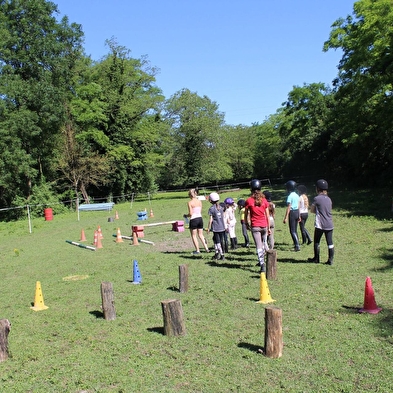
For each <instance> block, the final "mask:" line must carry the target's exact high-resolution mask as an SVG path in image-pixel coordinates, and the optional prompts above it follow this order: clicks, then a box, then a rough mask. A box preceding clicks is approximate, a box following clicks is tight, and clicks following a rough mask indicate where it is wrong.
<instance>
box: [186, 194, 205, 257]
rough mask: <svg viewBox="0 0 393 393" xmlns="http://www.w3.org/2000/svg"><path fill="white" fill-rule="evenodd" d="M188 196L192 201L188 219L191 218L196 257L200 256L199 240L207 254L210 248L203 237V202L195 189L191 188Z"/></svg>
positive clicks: (190, 225) (189, 204) (191, 231)
mask: <svg viewBox="0 0 393 393" xmlns="http://www.w3.org/2000/svg"><path fill="white" fill-rule="evenodd" d="M188 196H189V197H190V200H189V201H188V204H187V206H188V215H187V216H186V217H189V218H190V224H189V228H190V233H191V239H192V242H193V244H194V246H195V251H193V254H194V255H199V254H200V251H199V242H198V238H199V240H200V241H201V243H202V244H203V247H204V248H205V250H206V252H209V251H210V250H209V248H208V246H207V243H206V239H205V237H204V236H203V218H202V202H201V201H200V200H199V199H198V198H197V196H198V193H197V191H196V189H195V188H191V189H190V190H189V191H188Z"/></svg>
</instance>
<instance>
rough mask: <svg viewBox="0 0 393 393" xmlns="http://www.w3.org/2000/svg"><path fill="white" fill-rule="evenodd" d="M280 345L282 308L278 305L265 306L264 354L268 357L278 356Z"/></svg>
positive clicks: (279, 355)
mask: <svg viewBox="0 0 393 393" xmlns="http://www.w3.org/2000/svg"><path fill="white" fill-rule="evenodd" d="M282 347H283V343H282V310H281V308H278V307H266V308H265V354H266V356H267V357H268V358H280V357H281V356H282Z"/></svg>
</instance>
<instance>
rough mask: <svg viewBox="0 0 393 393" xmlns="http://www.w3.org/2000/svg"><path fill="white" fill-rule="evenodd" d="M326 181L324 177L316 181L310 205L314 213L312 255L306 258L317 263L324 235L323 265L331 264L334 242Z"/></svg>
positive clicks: (330, 202)
mask: <svg viewBox="0 0 393 393" xmlns="http://www.w3.org/2000/svg"><path fill="white" fill-rule="evenodd" d="M327 190H328V183H327V181H326V180H324V179H319V180H318V181H317V183H316V191H317V194H318V195H317V196H316V197H315V198H314V201H313V203H312V205H311V208H310V210H311V212H312V213H315V229H314V257H313V258H308V261H309V262H314V263H319V253H320V241H321V238H322V235H325V239H326V243H327V246H328V260H327V262H325V265H333V258H334V244H333V229H334V226H333V218H332V200H331V199H330V198H329V197H328V195H327Z"/></svg>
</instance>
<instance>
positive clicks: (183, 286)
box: [179, 265, 188, 293]
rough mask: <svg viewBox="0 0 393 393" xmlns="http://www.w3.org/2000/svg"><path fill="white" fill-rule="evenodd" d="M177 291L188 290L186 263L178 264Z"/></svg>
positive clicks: (183, 291)
mask: <svg viewBox="0 0 393 393" xmlns="http://www.w3.org/2000/svg"><path fill="white" fill-rule="evenodd" d="M179 291H180V293H185V292H187V291H188V265H180V266H179Z"/></svg>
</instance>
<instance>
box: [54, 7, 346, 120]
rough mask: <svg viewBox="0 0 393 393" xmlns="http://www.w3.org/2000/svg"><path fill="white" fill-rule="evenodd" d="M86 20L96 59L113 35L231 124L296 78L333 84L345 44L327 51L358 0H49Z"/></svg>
mask: <svg viewBox="0 0 393 393" xmlns="http://www.w3.org/2000/svg"><path fill="white" fill-rule="evenodd" d="M52 1H53V2H54V3H56V4H57V5H58V8H59V11H60V17H61V16H63V15H67V16H68V17H69V20H70V22H76V23H79V24H81V25H82V28H83V31H84V34H85V44H84V47H85V51H86V54H88V55H90V56H91V57H92V59H94V60H99V59H101V58H102V57H103V56H105V55H106V54H108V53H109V48H108V47H107V46H106V45H105V40H106V39H110V38H111V37H115V38H116V40H117V42H118V43H119V44H120V45H122V46H125V47H126V48H128V49H130V50H131V56H132V57H134V58H140V57H141V56H143V55H147V57H148V59H149V61H150V63H151V65H152V66H155V67H158V68H159V69H160V72H159V74H158V75H157V77H156V79H157V82H156V84H157V86H158V87H159V88H161V89H162V91H163V93H164V95H165V97H166V98H169V97H170V96H171V95H173V94H174V93H176V92H177V91H179V90H181V89H183V88H188V89H190V90H191V91H192V92H195V93H197V94H198V95H200V96H204V95H206V96H207V97H209V98H210V99H211V100H212V101H215V102H216V103H217V104H218V105H219V110H220V111H221V112H224V113H225V121H226V123H228V124H233V125H238V124H243V125H251V124H252V123H256V122H258V123H262V122H263V121H264V120H265V119H266V117H267V116H269V115H271V114H273V113H275V112H276V110H277V109H278V108H280V107H281V104H282V103H283V102H284V101H285V100H286V99H287V96H288V93H289V92H290V91H291V90H292V88H293V86H295V85H296V86H302V85H303V84H304V83H314V82H324V83H326V84H331V82H332V80H333V79H334V78H335V77H336V76H337V65H338V63H339V61H340V59H341V56H342V53H341V51H329V52H327V53H324V52H322V47H323V43H324V41H326V40H327V39H328V38H329V33H330V31H331V25H332V23H333V22H334V21H335V20H336V19H338V18H341V17H342V18H345V17H346V16H347V15H349V14H351V13H352V11H353V4H354V1H353V0H324V1H321V0H275V1H271V0H269V1H268V0H242V1H240V0H111V1H108V0H57V1H56V0H52Z"/></svg>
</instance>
